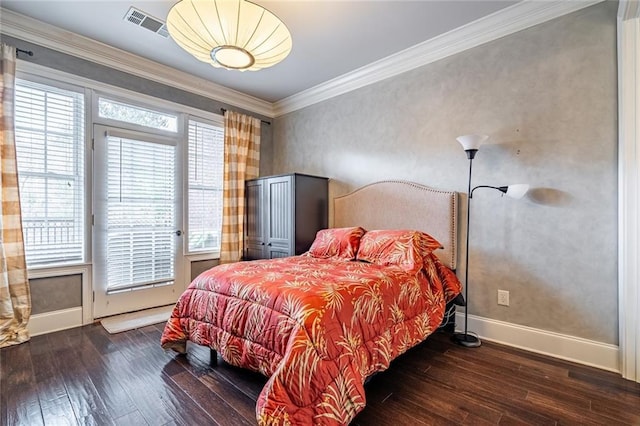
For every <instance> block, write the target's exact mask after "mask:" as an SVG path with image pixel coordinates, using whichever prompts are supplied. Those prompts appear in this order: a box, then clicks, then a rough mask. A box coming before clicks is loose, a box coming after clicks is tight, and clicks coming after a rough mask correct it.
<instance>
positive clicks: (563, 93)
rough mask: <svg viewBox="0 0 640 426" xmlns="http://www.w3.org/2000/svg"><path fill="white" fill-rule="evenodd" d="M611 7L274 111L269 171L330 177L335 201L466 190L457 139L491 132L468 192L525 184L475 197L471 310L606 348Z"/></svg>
mask: <svg viewBox="0 0 640 426" xmlns="http://www.w3.org/2000/svg"><path fill="white" fill-rule="evenodd" d="M616 6H617V4H616V3H615V2H604V3H601V4H598V5H596V6H592V7H590V8H587V9H584V10H582V11H579V12H576V13H573V14H571V15H567V16H565V17H561V18H558V19H555V20H553V21H549V22H547V23H544V24H541V25H538V26H536V27H532V28H530V29H528V30H525V31H521V32H519V33H516V34H513V35H511V36H508V37H505V38H503V39H500V40H496V41H493V42H491V43H488V44H485V45H483V46H480V47H477V48H474V49H471V50H468V51H465V52H462V53H460V54H457V55H454V56H452V57H449V58H446V59H443V60H440V61H438V62H435V63H433V64H429V65H426V66H424V67H421V68H419V69H416V70H412V71H410V72H407V73H404V74H402V75H400V76H396V77H393V78H390V79H387V80H384V81H382V82H379V83H376V84H373V85H370V86H367V87H364V88H361V89H359V90H356V91H353V92H350V93H347V94H344V95H342V96H339V97H336V98H333V99H330V100H327V101H325V102H322V103H319V104H316V105H313V106H310V107H307V108H305V109H302V110H299V111H296V112H293V113H290V114H288V115H285V116H283V117H280V118H278V119H277V120H276V123H275V127H274V164H273V172H274V173H288V172H293V171H297V172H304V173H310V174H317V175H322V176H328V177H330V178H331V179H332V182H331V194H332V195H333V196H335V195H340V194H343V193H346V192H348V191H350V190H352V189H354V188H356V187H358V186H360V185H363V184H366V183H369V182H373V181H377V180H383V179H406V180H411V181H416V182H420V183H423V184H427V185H430V186H433V187H435V188H441V189H447V190H456V191H460V192H462V193H466V185H467V173H468V160H467V159H466V156H465V154H464V152H463V151H462V149H461V147H460V145H459V144H458V142H457V141H456V139H455V138H456V136H459V135H463V134H468V133H485V134H488V135H490V136H491V137H492V140H493V142H492V143H493V144H492V145H488V146H484V147H482V149H481V151H480V152H479V153H478V155H477V157H476V160H475V161H474V175H473V179H474V185H479V184H487V185H505V184H510V183H529V184H530V185H531V186H532V190H531V191H530V193H529V194H528V195H527V197H526V198H525V199H523V200H520V201H515V200H512V199H509V198H502V197H501V196H500V193H499V192H497V191H493V190H478V191H476V193H475V195H474V198H473V205H472V215H471V231H472V232H471V234H470V239H471V242H470V257H469V259H470V261H469V281H470V285H469V289H470V301H469V302H470V307H469V309H470V311H469V312H470V313H472V314H475V315H480V316H483V317H487V318H494V319H497V320H502V321H507V322H511V323H516V324H522V325H526V326H530V327H535V328H539V329H544V330H550V331H555V332H560V333H566V334H569V335H574V336H579V337H583V338H587V339H593V340H596V341H600V342H605V343H612V344H616V343H617V316H618V312H617V275H616V274H617V272H616V271H617V195H616V194H617V177H616V176H617V142H616V138H617V130H616V129H617V110H616V103H617V94H616V90H617V87H616V78H617V76H616V27H615V25H616ZM462 198H463V199H462V201H463V202H462V203H461V204H462V207H463V211H462V212H461V215H460V219H461V222H462V223H464V218H465V217H466V216H465V215H466V211H465V210H464V209H465V208H466V207H465V205H466V202H465V201H466V195H465V196H463V197H462ZM464 231H465V230H464V226H462V227H461V233H460V243H461V244H460V247H463V248H464V235H465V234H464ZM462 253H464V252H462ZM463 271H464V259H462V262H461V264H460V266H459V276H461V277H462V275H463ZM461 272H462V273H461ZM498 289H505V290H509V291H510V293H511V294H510V296H511V306H510V307H508V308H506V307H501V306H498V305H497V290H498Z"/></svg>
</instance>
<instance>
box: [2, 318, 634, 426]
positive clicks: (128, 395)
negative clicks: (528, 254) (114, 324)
mask: <svg viewBox="0 0 640 426" xmlns="http://www.w3.org/2000/svg"><path fill="white" fill-rule="evenodd" d="M161 332H162V326H161V325H156V326H149V327H145V328H142V329H138V330H133V331H129V332H125V333H120V334H116V335H109V334H108V333H107V332H106V331H105V330H104V329H103V328H102V327H101V326H99V325H91V326H86V327H82V328H76V329H72V330H67V331H62V332H58V333H52V334H48V335H45V336H37V337H34V338H33V339H32V340H31V341H30V342H29V343H26V344H22V345H19V346H15V347H10V348H5V349H2V350H0V374H1V376H0V405H1V410H0V424H2V425H42V424H45V425H65V424H68V425H75V424H95V425H111V424H117V425H136V426H139V425H145V424H147V425H174V424H182V425H216V424H219V425H225V426H226V425H252V424H255V423H256V420H255V401H256V398H257V397H258V394H259V393H260V391H261V389H262V387H263V386H264V383H265V382H266V379H265V378H264V377H262V376H261V375H259V374H256V373H251V372H248V371H245V370H241V369H238V368H235V367H232V366H230V365H228V364H226V363H224V362H220V363H219V365H218V366H217V367H216V368H214V369H212V368H210V367H209V366H208V360H209V352H208V350H207V349H205V348H201V347H197V346H195V345H193V346H190V347H189V354H188V355H187V356H176V355H174V354H173V353H170V352H164V351H163V350H162V349H161V348H160V347H159V343H158V342H159V340H160V334H161ZM366 391H367V407H366V408H365V409H364V411H362V412H361V413H360V414H359V415H358V416H357V417H356V419H355V420H354V422H353V423H354V424H356V425H401V424H409V425H417V424H428V425H440V424H470V425H484V424H493V425H496V424H500V425H515V424H531V425H547V424H601V425H612V424H624V425H640V385H639V384H637V383H633V382H630V381H626V380H623V379H622V378H620V376H618V375H616V374H613V373H608V372H604V371H600V370H597V369H593V368H589V367H584V366H579V365H575V364H572V363H569V362H564V361H559V360H554V359H552V358H547V357H544V356H540V355H535V354H531V353H527V352H523V351H519V350H517V349H512V348H508V347H504V346H500V345H496V344H491V343H486V342H485V343H484V344H483V346H481V347H480V348H477V349H465V348H461V347H458V346H455V345H454V344H453V343H451V342H450V341H449V336H448V335H446V334H442V333H439V334H435V335H433V336H431V337H429V338H428V339H427V341H426V342H424V343H423V344H421V345H419V346H418V347H416V348H414V349H412V350H411V351H409V352H408V353H406V354H405V355H403V356H402V357H400V358H399V359H397V360H396V361H394V362H393V363H392V366H391V368H389V370H388V371H386V372H383V373H380V374H378V375H376V376H375V377H374V378H373V379H372V380H371V381H370V382H369V383H368V384H367V386H366Z"/></svg>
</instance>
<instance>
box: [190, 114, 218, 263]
mask: <svg viewBox="0 0 640 426" xmlns="http://www.w3.org/2000/svg"><path fill="white" fill-rule="evenodd" d="M223 162H224V128H222V127H220V126H215V125H211V124H207V123H203V122H199V121H196V120H189V164H188V167H189V205H188V210H189V215H188V218H189V223H188V232H189V244H188V248H187V249H188V251H189V252H202V251H216V250H220V234H221V232H222V183H223V164H224V163H223Z"/></svg>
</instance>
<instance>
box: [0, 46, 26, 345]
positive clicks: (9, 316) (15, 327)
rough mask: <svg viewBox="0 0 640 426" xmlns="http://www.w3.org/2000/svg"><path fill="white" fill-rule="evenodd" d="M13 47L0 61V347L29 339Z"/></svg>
mask: <svg viewBox="0 0 640 426" xmlns="http://www.w3.org/2000/svg"><path fill="white" fill-rule="evenodd" d="M15 71H16V49H15V48H14V47H12V46H7V45H6V44H2V62H1V63H0V80H1V82H0V83H1V84H0V98H1V99H2V104H1V105H0V155H1V156H2V158H1V162H0V179H1V180H2V182H1V183H2V191H1V192H0V194H1V197H2V203H0V206H1V207H0V208H1V209H2V210H1V211H0V241H1V242H2V244H0V272H1V275H2V276H1V277H0V348H1V347H5V346H10V345H15V344H18V343H22V342H26V341H27V340H29V331H28V330H27V322H29V317H30V315H31V295H30V292H29V282H28V281H27V266H26V262H25V258H24V242H23V240H22V220H21V214H20V196H19V192H18V167H17V162H16V143H15V136H14V123H13V122H14V116H13V114H14V103H15V100H14V97H15Z"/></svg>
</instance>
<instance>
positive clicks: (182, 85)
mask: <svg viewBox="0 0 640 426" xmlns="http://www.w3.org/2000/svg"><path fill="white" fill-rule="evenodd" d="M0 11H1V16H2V33H4V34H6V35H8V36H11V37H15V38H19V39H21V40H24V41H27V42H29V43H34V44H37V45H40V46H43V47H46V48H49V49H53V50H56V51H58V52H62V53H66V54H68V55H72V56H76V57H78V58H81V59H86V60H88V61H91V62H95V63H97V64H100V65H104V66H107V67H110V68H113V69H116V70H118V71H123V72H126V73H129V74H132V75H135V76H138V77H142V78H145V79H147V80H151V81H155V82H158V83H162V84H166V85H168V86H172V87H175V88H178V89H182V90H185V91H188V92H191V93H194V94H197V95H200V96H204V97H207V98H209V99H215V100H217V101H220V102H224V103H228V104H230V105H234V106H236V107H238V108H242V109H245V110H248V111H252V112H255V113H257V114H261V115H264V116H267V117H273V116H274V115H273V104H272V103H271V102H267V101H264V100H262V99H258V98H255V97H253V96H249V95H247V94H245V93H242V92H238V91H236V90H233V89H229V88H228V87H224V86H221V85H219V84H215V83H212V82H210V81H208V80H205V79H203V78H200V77H196V76H193V75H191V74H189V73H186V72H183V71H179V70H176V69H175V68H171V67H168V66H166V65H162V64H159V63H157V62H154V61H151V60H149V59H145V58H142V57H140V56H137V55H134V54H132V53H129V52H126V51H124V50H121V49H118V48H115V47H112V46H109V45H107V44H104V43H100V42H98V41H96V40H93V39H90V38H88V37H84V36H81V35H78V34H75V33H72V32H70V31H66V30H63V29H61V28H58V27H55V26H53V25H50V24H47V23H44V22H41V21H38V20H36V19H33V18H29V17H27V16H24V15H21V14H19V13H15V12H13V11H10V10H7V9H4V8H2V9H0Z"/></svg>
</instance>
